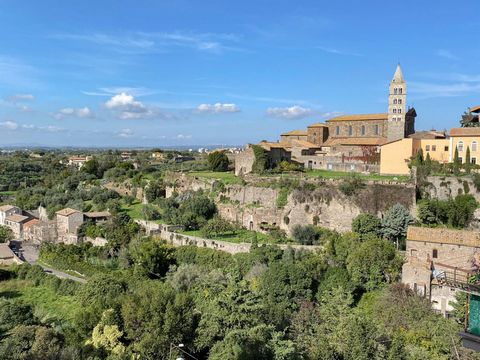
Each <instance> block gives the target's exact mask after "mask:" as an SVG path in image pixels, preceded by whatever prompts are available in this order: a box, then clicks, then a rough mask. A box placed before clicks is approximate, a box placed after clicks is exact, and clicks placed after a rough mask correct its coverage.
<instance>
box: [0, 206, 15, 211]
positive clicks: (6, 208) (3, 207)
mask: <svg viewBox="0 0 480 360" xmlns="http://www.w3.org/2000/svg"><path fill="white" fill-rule="evenodd" d="M15 208H17V207H16V206H13V205H2V206H0V211H3V212H5V211H8V210H12V209H15Z"/></svg>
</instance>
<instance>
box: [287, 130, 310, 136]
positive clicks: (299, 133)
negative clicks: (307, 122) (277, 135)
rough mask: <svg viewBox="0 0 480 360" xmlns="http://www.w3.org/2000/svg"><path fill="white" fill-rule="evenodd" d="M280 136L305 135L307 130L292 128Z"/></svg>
mask: <svg viewBox="0 0 480 360" xmlns="http://www.w3.org/2000/svg"><path fill="white" fill-rule="evenodd" d="M281 136H307V130H292V131H289V132H286V133H283V134H282V135H281Z"/></svg>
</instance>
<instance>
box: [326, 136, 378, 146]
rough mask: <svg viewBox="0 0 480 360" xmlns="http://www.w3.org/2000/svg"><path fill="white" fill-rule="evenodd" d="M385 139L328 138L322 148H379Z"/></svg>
mask: <svg viewBox="0 0 480 360" xmlns="http://www.w3.org/2000/svg"><path fill="white" fill-rule="evenodd" d="M386 142H387V139H386V138H381V137H374V138H372V137H346V138H330V139H328V140H327V141H325V143H324V144H323V146H335V145H359V146H361V145H365V146H368V145H370V146H380V145H384V144H386Z"/></svg>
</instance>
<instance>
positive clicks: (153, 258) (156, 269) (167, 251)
mask: <svg viewBox="0 0 480 360" xmlns="http://www.w3.org/2000/svg"><path fill="white" fill-rule="evenodd" d="M133 258H134V263H135V269H136V270H137V271H138V272H139V273H140V274H142V275H145V276H148V277H150V278H161V277H163V276H165V274H166V273H167V271H168V268H169V267H170V265H172V264H174V262H175V257H174V248H173V247H172V246H170V245H166V244H161V243H160V242H158V241H156V240H154V239H147V240H144V241H143V242H142V243H141V244H140V246H139V247H138V248H137V249H134V251H133Z"/></svg>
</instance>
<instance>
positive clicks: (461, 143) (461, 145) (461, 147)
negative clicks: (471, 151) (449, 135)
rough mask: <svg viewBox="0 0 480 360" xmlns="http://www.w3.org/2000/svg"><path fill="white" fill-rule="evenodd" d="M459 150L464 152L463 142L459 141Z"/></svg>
mask: <svg viewBox="0 0 480 360" xmlns="http://www.w3.org/2000/svg"><path fill="white" fill-rule="evenodd" d="M457 149H458V152H462V151H463V141H459V142H458V145H457Z"/></svg>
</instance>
